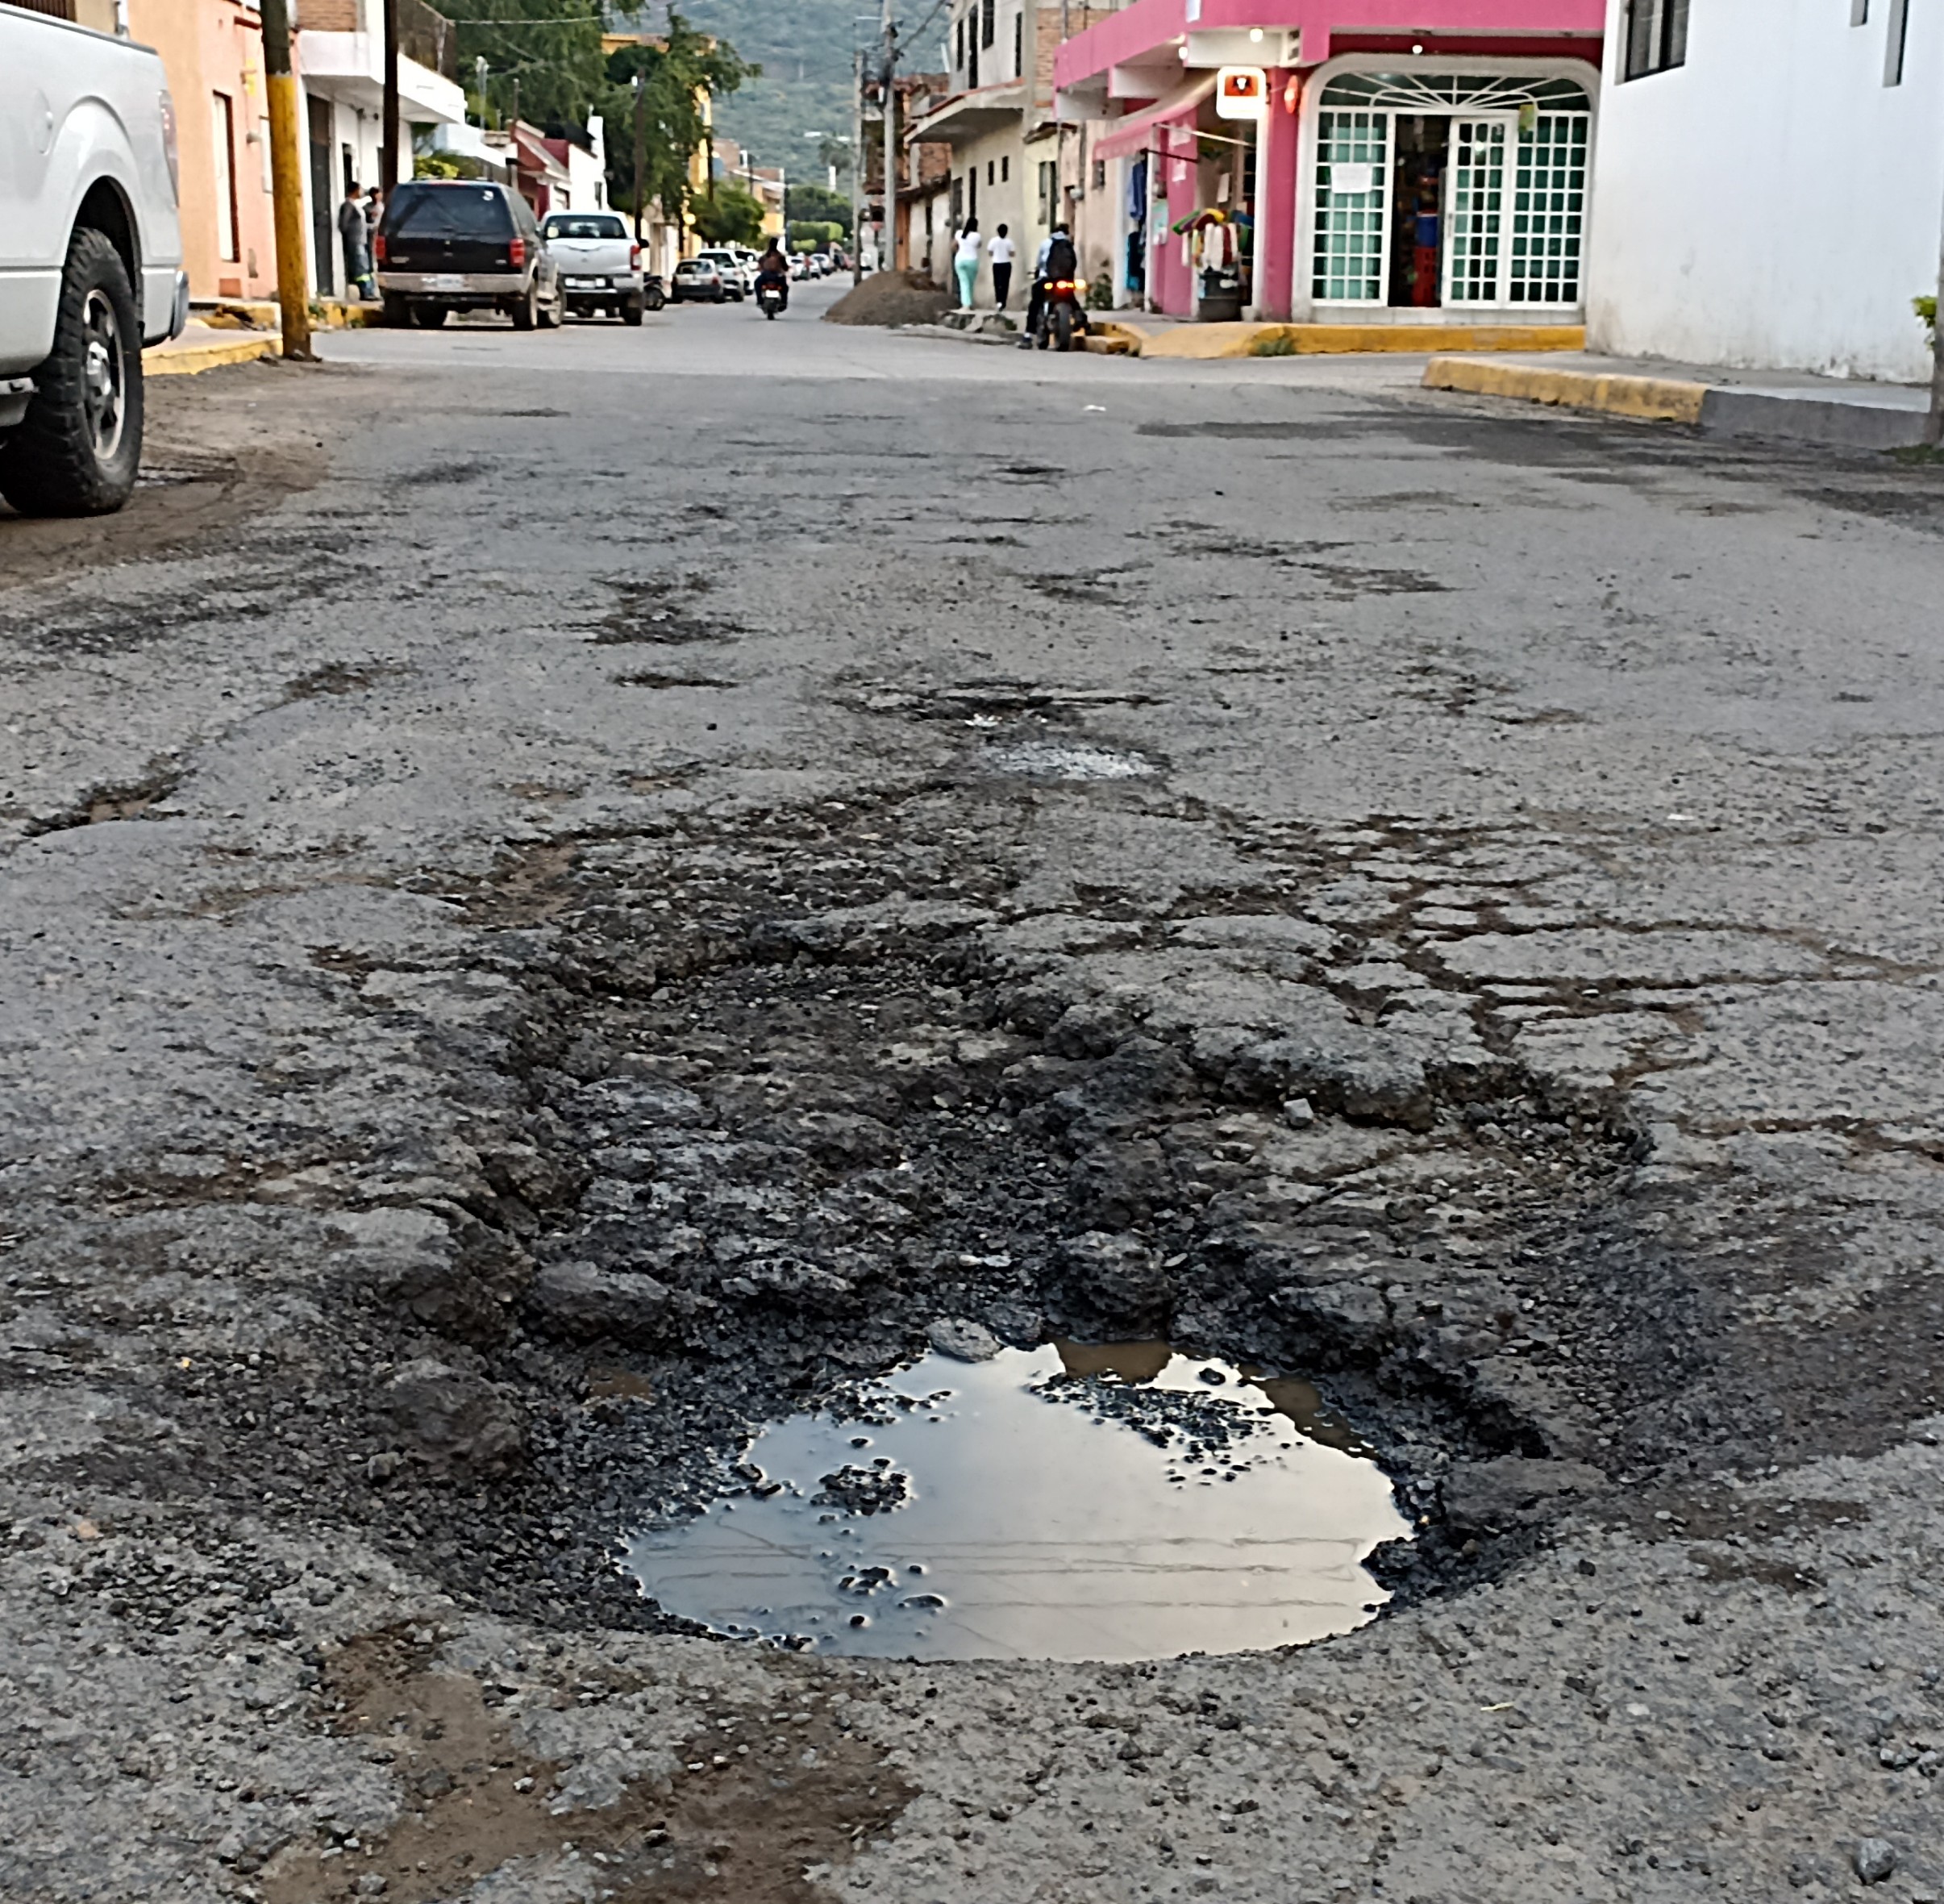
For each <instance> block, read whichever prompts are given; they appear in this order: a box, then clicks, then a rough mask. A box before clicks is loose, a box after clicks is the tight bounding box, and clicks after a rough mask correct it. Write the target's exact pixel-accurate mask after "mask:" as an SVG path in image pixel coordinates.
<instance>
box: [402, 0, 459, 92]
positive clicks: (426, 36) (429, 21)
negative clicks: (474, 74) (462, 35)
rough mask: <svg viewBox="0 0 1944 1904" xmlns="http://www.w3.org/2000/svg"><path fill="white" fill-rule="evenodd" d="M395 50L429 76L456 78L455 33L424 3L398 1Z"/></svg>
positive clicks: (448, 21)
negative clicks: (423, 69)
mask: <svg viewBox="0 0 1944 1904" xmlns="http://www.w3.org/2000/svg"><path fill="white" fill-rule="evenodd" d="M398 50H399V52H402V53H403V54H404V55H405V56H406V59H408V60H417V61H418V64H419V65H421V66H423V67H426V68H427V69H429V70H431V72H434V73H440V74H443V76H444V77H446V78H447V79H450V80H456V79H457V78H458V77H459V29H458V27H455V26H454V25H453V24H452V22H451V21H450V20H449V19H447V18H446V17H445V15H443V14H442V13H439V12H436V11H435V10H434V9H432V8H431V7H430V6H427V5H426V4H425V0H398Z"/></svg>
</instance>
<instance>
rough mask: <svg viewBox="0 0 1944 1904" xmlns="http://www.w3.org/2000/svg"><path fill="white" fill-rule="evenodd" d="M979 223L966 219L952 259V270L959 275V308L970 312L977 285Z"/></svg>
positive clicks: (975, 220)
mask: <svg viewBox="0 0 1944 1904" xmlns="http://www.w3.org/2000/svg"><path fill="white" fill-rule="evenodd" d="M979 246H980V237H979V221H978V220H977V219H967V220H966V221H965V229H964V231H961V232H960V234H959V245H958V250H957V252H956V254H955V256H954V257H953V259H952V265H953V267H954V269H955V270H956V271H957V272H958V273H959V308H960V310H971V309H972V295H973V293H974V292H975V291H976V290H977V289H978V285H979Z"/></svg>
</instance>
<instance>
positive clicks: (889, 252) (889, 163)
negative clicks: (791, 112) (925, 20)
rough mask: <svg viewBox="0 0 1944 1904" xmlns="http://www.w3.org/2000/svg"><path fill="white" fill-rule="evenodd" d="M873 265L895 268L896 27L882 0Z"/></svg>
mask: <svg viewBox="0 0 1944 1904" xmlns="http://www.w3.org/2000/svg"><path fill="white" fill-rule="evenodd" d="M877 268H878V269H879V270H880V271H895V270H896V269H897V27H896V26H895V25H893V23H892V19H891V0H885V235H884V240H883V242H882V243H881V244H879V246H878V248H877Z"/></svg>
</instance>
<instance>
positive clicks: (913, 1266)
mask: <svg viewBox="0 0 1944 1904" xmlns="http://www.w3.org/2000/svg"><path fill="white" fill-rule="evenodd" d="M829 295H830V292H829V290H828V289H827V288H821V287H820V288H818V289H817V290H814V291H810V292H807V293H803V294H800V296H799V299H798V304H797V308H796V309H795V310H793V311H792V312H791V313H790V314H789V316H788V317H787V318H786V319H784V320H783V321H781V322H780V323H774V324H770V323H764V322H763V321H762V320H761V319H760V317H759V316H758V315H757V314H756V312H755V310H753V309H752V308H751V307H748V306H743V307H740V308H739V307H735V306H731V307H728V308H726V309H722V310H716V309H712V308H701V309H687V310H672V311H669V312H667V313H665V314H664V315H662V317H660V319H651V321H650V323H648V324H647V326H646V327H643V329H642V330H641V331H624V330H622V328H621V327H618V326H600V327H571V328H570V329H569V330H568V331H566V332H565V333H564V334H560V335H552V334H538V335H532V336H518V337H516V336H514V335H513V334H512V333H511V332H510V331H506V330H505V329H504V328H502V327H497V326H493V325H489V324H483V323H482V324H477V325H463V326H460V325H455V326H453V327H449V328H448V329H447V331H442V332H438V333H419V332H400V333H393V332H378V331H373V332H369V333H364V334H360V335H349V336H336V335H333V336H330V337H328V338H327V339H326V340H324V344H323V348H324V350H325V352H326V355H327V363H326V364H325V365H323V367H321V368H319V369H313V370H302V369H287V368H284V367H281V366H279V365H252V366H247V367H243V368H240V369H235V370H232V371H227V372H223V373H214V374H211V375H210V376H207V377H201V378H198V379H194V380H183V381H179V382H177V383H175V384H173V385H169V386H167V387H158V389H157V390H156V392H155V394H154V396H153V398H152V402H153V405H154V410H155V423H154V435H153V440H152V444H151V464H152V470H151V478H152V480H151V481H149V482H148V483H147V484H146V485H144V488H143V490H141V491H140V492H139V494H138V495H137V497H136V498H135V502H133V504H132V505H131V507H130V509H129V510H127V512H126V513H125V514H124V515H123V516H121V517H119V518H117V519H113V520H110V521H107V522H104V523H91V524H80V525H76V524H60V525H41V524H34V523H23V522H20V521H18V520H15V519H0V640H3V641H4V644H5V647H4V652H5V656H6V665H5V669H4V674H3V676H0V698H3V699H4V704H5V713H4V718H3V719H0V728H3V730H4V731H3V732H0V837H3V838H4V840H5V848H4V858H3V860H0V940H4V950H5V956H4V958H3V959H0V1040H3V1044H4V1052H5V1056H4V1059H3V1060H0V1132H3V1133H4V1136H3V1138H0V1279H3V1280H0V1317H3V1318H4V1324H5V1326H4V1328H3V1329H0V1368H3V1369H4V1378H3V1385H0V1487H3V1488H4V1490H5V1509H6V1514H5V1523H4V1524H5V1526H6V1528H7V1530H8V1531H9V1537H8V1539H7V1541H6V1546H5V1552H4V1565H3V1568H0V1686H3V1687H4V1698H0V1894H4V1895H5V1896H6V1898H9V1899H10V1900H15V1899H17V1900H20V1901H22V1904H27V1901H28V1900H32V1901H35V1904H52V1901H54V1900H60V1901H61V1904H66V1901H68V1900H71V1899H81V1898H91V1899H96V1900H113V1901H114V1904H121V1901H123V1900H128V1899H135V1898H156V1899H163V1898H166V1899H169V1900H171V1901H175V1900H182V1901H185V1904H186V1901H190V1900H194V1901H195V1904H202V1901H203V1900H215V1899H227V1898H259V1899H264V1900H268V1901H270V1904H307V1901H310V1900H317V1899H324V1898H338V1897H351V1898H356V1897H383V1898H387V1899H390V1900H404V1901H409V1904H429V1901H431V1900H435V1899H441V1900H443V1899H460V1898H464V1899H467V1900H468V1901H470V1904H489V1901H500V1900H510V1899H515V1898H517V1899H519V1900H521V1901H522V1904H553V1901H555V1900H563V1901H564V1900H568V1899H575V1900H582V1899H585V1900H593V1899H598V1898H618V1899H623V1900H631V1901H659V1900H662V1899H664V1898H668V1899H672V1898H697V1897H706V1896H716V1897H719V1898H724V1899H727V1900H734V1901H735V1904H752V1901H755V1904H762V1901H768V1900H776V1901H781V1900H786V1899H787V1900H793V1901H796V1904H811V1901H814V1900H819V1899H824V1900H828V1899H835V1898H845V1899H855V1900H858V1901H860V1904H866V1901H868V1904H1001V1901H1005V1904H1013V1901H1015V1900H1018V1901H1021V1904H1024V1901H1026V1900H1032V1901H1034V1904H1130V1901H1131V1900H1135V1899H1143V1898H1156V1899H1166V1898H1177V1897H1179V1898H1215V1899H1230V1900H1247V1901H1248V1904H1305V1901H1325V1904H1335V1901H1336V1900H1338V1899H1342V1898H1389V1899H1395V1900H1400V1901H1402V1900H1413V1899H1414V1900H1418V1901H1420V1904H1513V1901H1517V1904H1524V1901H1526V1900H1531V1901H1532V1904H1556V1901H1559V1900H1563V1899H1588V1900H1595V1899H1597V1900H1608V1899H1613V1900H1618V1899H1638V1900H1643V1901H1644V1900H1663V1899H1664V1900H1668V1901H1669V1904H1672V1901H1675V1900H1682V1901H1685V1900H1690V1899H1693V1898H1712V1897H1717V1896H1718V1897H1721V1898H1733V1899H1736V1900H1738V1901H1740V1900H1751V1899H1759V1900H1763V1901H1767V1900H1772V1899H1779V1898H1795V1897H1800V1898H1804V1899H1819V1898H1848V1897H1850V1896H1851V1895H1853V1894H1867V1895H1869V1896H1871V1897H1872V1898H1884V1899H1894V1900H1897V1901H1898V1904H1915V1901H1916V1900H1917V1899H1919V1898H1936V1897H1938V1896H1939V1895H1944V1835H1941V1833H1940V1831H1939V1826H1938V1807H1939V1803H1940V1785H1939V1782H1938V1778H1937V1777H1936V1776H1935V1775H1936V1774H1937V1773H1938V1770H1939V1768H1940V1763H1941V1762H1944V1761H1941V1757H1940V1755H1941V1754H1944V1692H1941V1689H1940V1688H1941V1676H1944V1649H1941V1648H1940V1644H1939V1635H1940V1633H1941V1632H1944V1621H1941V1618H1940V1607H1939V1598H1940V1585H1939V1583H1940V1580H1941V1579H1944V1566H1941V1563H1944V1506H1941V1505H1940V1502H1944V1490H1941V1489H1940V1485H1939V1483H1940V1480H1941V1479H1944V1454H1941V1452H1940V1450H1939V1447H1938V1427H1939V1425H1940V1422H1941V1421H1944V1415H1941V1414H1940V1404H1939V1398H1938V1351H1939V1345H1940V1342H1941V1341H1944V1279H1941V1275H1940V1268H1939V1263H1938V1241H1937V1239H1938V1214H1939V1204H1940V1195H1941V1190H1944V1178H1941V1177H1940V1159H1941V1158H1944V1102H1941V1100H1940V1086H1939V1083H1938V1080H1939V1077H1940V1076H1941V1075H1944V998H1941V995H1940V992H1939V989H1938V974H1939V973H1940V971H1941V970H1944V915H1941V914H1940V908H1939V897H1940V881H1939V875H1938V835H1939V826H1940V813H1939V802H1940V796H1939V792H1938V789H1939V786H1940V784H1941V776H1940V753H1941V752H1944V748H1941V740H1944V644H1941V643H1940V640H1939V634H1938V629H1939V621H1938V601H1939V598H1940V583H1941V581H1944V556H1941V548H1940V541H1939V535H1940V530H1941V528H1944V489H1941V486H1940V481H1939V477H1938V472H1937V470H1935V469H1929V468H1922V467H1910V466H1907V465H1901V464H1899V463H1896V462H1895V461H1892V460H1842V459H1840V458H1837V457H1834V456H1806V455H1804V454H1801V453H1798V452H1784V451H1781V450H1771V449H1767V448H1762V447H1759V446H1746V445H1743V446H1737V447H1735V448H1732V449H1730V448H1723V447H1721V446H1720V445H1717V444H1707V443H1703V442H1701V441H1699V440H1696V439H1694V438H1692V437H1690V436H1688V435H1685V434H1684V433H1682V432H1680V431H1671V430H1667V431H1663V430H1654V429H1648V428H1635V427H1621V426H1617V425H1610V424H1604V423H1592V422H1588V421H1583V420H1577V419H1571V418H1568V417H1563V416H1560V415H1551V414H1538V413H1534V412H1529V411H1526V410H1517V409H1514V408H1513V407H1510V406H1504V407H1499V406H1490V405H1485V404H1480V403H1475V402H1465V401H1463V400H1459V399H1451V398H1442V397H1434V396H1430V395H1427V394H1422V393H1420V392H1418V391H1417V390H1414V389H1413V387H1412V385H1413V377H1414V374H1415V372H1416V370H1417V365H1415V364H1414V363H1412V362H1409V361H1408V360H1400V361H1397V362H1392V361H1389V360H1381V361H1376V360H1355V361H1346V362H1338V363H1330V362H1326V361H1318V360H1309V361H1304V360H1280V361H1278V360H1272V361H1264V362H1247V363H1240V364H1234V365H1164V364H1143V363H1135V362H1126V361H1119V360H1107V359H1099V358H1094V357H1089V356H1075V357H1072V358H1069V359H1060V358H1057V357H1051V356H1037V355H1036V356H1030V357H1029V356H1025V355H1023V354H1022V353H1019V352H1014V351H1010V350H1006V349H1001V348H984V347H975V346H973V345H970V344H955V343H947V342H942V341H939V340H930V339H923V338H901V337H897V336H890V335H884V334H881V333H878V332H875V331H856V330H846V329H842V328H839V327H833V326H828V325H822V324H818V323H815V322H814V321H813V319H814V315H815V311H816V310H817V308H818V307H819V306H820V304H821V302H823V301H825V300H826V299H827V298H828V296H829ZM942 1322H951V1323H965V1322H970V1323H979V1324H980V1325H982V1326H983V1327H984V1328H986V1329H988V1330H989V1331H991V1332H992V1333H993V1335H994V1336H995V1337H996V1338H997V1339H1003V1340H1005V1341H1008V1342H1010V1343H1013V1344H1015V1345H1017V1346H1020V1347H1026V1346H1030V1345H1032V1344H1036V1343H1038V1342H1039V1341H1041V1340H1043V1339H1047V1338H1049V1337H1054V1336H1064V1337H1072V1338H1078V1339H1086V1340H1094V1341H1099V1340H1105V1339H1123V1338H1125V1339H1133V1338H1140V1337H1149V1336H1161V1335H1165V1336H1168V1338H1170V1339H1172V1340H1173V1341H1174V1342H1175V1343H1176V1344H1178V1345H1180V1346H1181V1347H1182V1348H1184V1349H1185V1350H1187V1351H1188V1352H1191V1353H1193V1354H1195V1355H1200V1356H1213V1357H1215V1358H1218V1359H1219V1360H1225V1361H1228V1362H1231V1363H1244V1364H1251V1365H1259V1366H1263V1367H1268V1368H1272V1369H1276V1370H1277V1371H1279V1372H1281V1373H1285V1374H1288V1375H1290V1376H1293V1377H1301V1378H1303V1379H1306V1380H1308V1381H1312V1382H1313V1383H1315V1384H1316V1385H1317V1386H1318V1388H1319V1389H1321V1390H1322V1394H1323V1396H1324V1398H1325V1400H1326V1402H1327V1403H1328V1405H1329V1406H1330V1408H1331V1409H1332V1410H1334V1415H1335V1417H1336V1418H1337V1419H1340V1420H1342V1421H1343V1422H1347V1423H1348V1424H1350V1427H1351V1429H1352V1430H1354V1431H1355V1435H1356V1436H1357V1437H1359V1441H1360V1444H1362V1445H1363V1446H1366V1447H1367V1448H1371V1449H1372V1450H1374V1451H1375V1452H1376V1454H1377V1456H1379V1457H1380V1458H1381V1460H1383V1461H1384V1463H1385V1464H1386V1465H1387V1466H1388V1469H1389V1471H1390V1473H1392V1476H1393V1477H1394V1478H1395V1480H1396V1482H1397V1501H1398V1502H1399V1504H1400V1506H1401V1507H1402V1508H1403V1509H1404V1510H1405V1511H1406V1512H1407V1513H1408V1514H1409V1517H1410V1519H1412V1521H1413V1523H1414V1525H1415V1527H1416V1528H1417V1537H1416V1539H1414V1540H1413V1541H1411V1542H1409V1543H1401V1544H1396V1545H1393V1546H1392V1547H1389V1548H1385V1549H1384V1550H1383V1551H1382V1552H1380V1553H1379V1554H1377V1555H1376V1556H1373V1560H1372V1566H1373V1569H1374V1573H1375V1575H1376V1577H1373V1581H1372V1602H1373V1604H1375V1603H1377V1602H1382V1601H1384V1599H1385V1596H1386V1594H1387V1593H1388V1595H1389V1596H1390V1597H1389V1598H1388V1604H1387V1605H1386V1606H1385V1610H1384V1612H1383V1614H1381V1615H1380V1617H1378V1618H1377V1619H1375V1620H1374V1621H1373V1622H1372V1623H1371V1624H1369V1625H1367V1626H1365V1627H1362V1628H1361V1629H1360V1630H1359V1631H1355V1632H1354V1633H1351V1634H1349V1635H1344V1636H1341V1637H1338V1638H1336V1639H1330V1640H1327V1641H1325V1642H1322V1643H1321V1644H1315V1645H1312V1646H1309V1647H1306V1648H1292V1649H1288V1650H1284V1651H1280V1652H1270V1653H1250V1654H1241V1655H1236V1656H1227V1657H1222V1656H1194V1657H1188V1658H1184V1659H1178V1660H1177V1659H1170V1660H1159V1661H1151V1662H1147V1663H1137V1664H1121V1665H1114V1666H1103V1665H1097V1664H1048V1663H1046V1662H1043V1661H1034V1660H989V1661H978V1662H972V1663H954V1664H897V1663H886V1662H881V1661H875V1660H843V1659H830V1658H826V1657H824V1656H821V1655H818V1654H817V1653H814V1652H807V1653H806V1652H789V1651H785V1650H781V1649H776V1648H760V1647H755V1646H749V1645H743V1644H731V1643H726V1642H722V1641H720V1640H716V1639H708V1638H705V1637H701V1636H697V1635H695V1634H694V1633H693V1632H689V1631H680V1630H676V1623H672V1622H671V1621H670V1620H668V1619H666V1618H664V1616H662V1615H661V1614H659V1613H658V1611H657V1610H656V1608H655V1607H654V1606H652V1605H651V1604H650V1603H648V1602H645V1601H643V1599H642V1598H640V1597H639V1594H637V1593H636V1591H635V1588H634V1585H633V1583H632V1581H631V1580H630V1579H629V1578H628V1577H626V1576H625V1575H624V1573H622V1570H621V1569H620V1568H619V1566H618V1564H617V1552H618V1543H619V1542H620V1541H621V1540H622V1539H623V1538H624V1537H625V1536H626V1535H628V1534H629V1533H631V1532H632V1531H635V1530H638V1529H639V1528H641V1527H643V1526H646V1525H648V1524H651V1523H654V1522H656V1520H657V1519H668V1518H669V1517H679V1515H680V1514H681V1513H682V1512H684V1511H685V1510H690V1509H693V1507H694V1506H698V1505H700V1504H701V1503H703V1502H706V1501H708V1500H710V1499H712V1498H716V1497H717V1496H718V1494H720V1493H721V1491H722V1489H724V1488H725V1487H727V1486H730V1485H739V1483H737V1481H736V1477H735V1475H734V1473H733V1472H732V1467H731V1464H733V1463H734V1462H735V1461H736V1460H737V1459H738V1458H739V1456H740V1454H741V1452H742V1451H743V1447H744V1445H745V1444H746V1442H747V1436H748V1435H749V1434H750V1433H751V1431H752V1430H753V1429H754V1428H755V1427H757V1426H758V1425H760V1423H764V1422H766V1421H773V1420H776V1419H780V1418H781V1417H782V1416H784V1415H786V1414H789V1413H791V1412H792V1411H793V1410H800V1409H802V1408H804V1407H806V1406H813V1405H815V1404H816V1403H818V1402H821V1401H823V1400H825V1399H827V1398H830V1397H831V1396H832V1395H834V1394H837V1393H838V1392H839V1390H840V1389H842V1386H843V1384H845V1383H847V1382H850V1381H856V1380H859V1379H862V1378H864V1377H870V1376H872V1375H875V1374H878V1373H883V1372H885V1371H887V1370H889V1369H893V1368H895V1367H897V1366H899V1365H901V1364H904V1363H905V1362H908V1361H909V1360H911V1359H912V1358H913V1357H914V1356H916V1355H917V1354H918V1353H919V1352H922V1349H923V1348H925V1346H926V1341H927V1339H928V1331H930V1330H931V1329H932V1327H933V1325H935V1324H937V1323H942ZM1103 1432H1105V1429H1103ZM1377 1577H1380V1579H1381V1581H1382V1583H1383V1585H1382V1587H1381V1588H1380V1586H1379V1585H1378V1581H1377Z"/></svg>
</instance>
